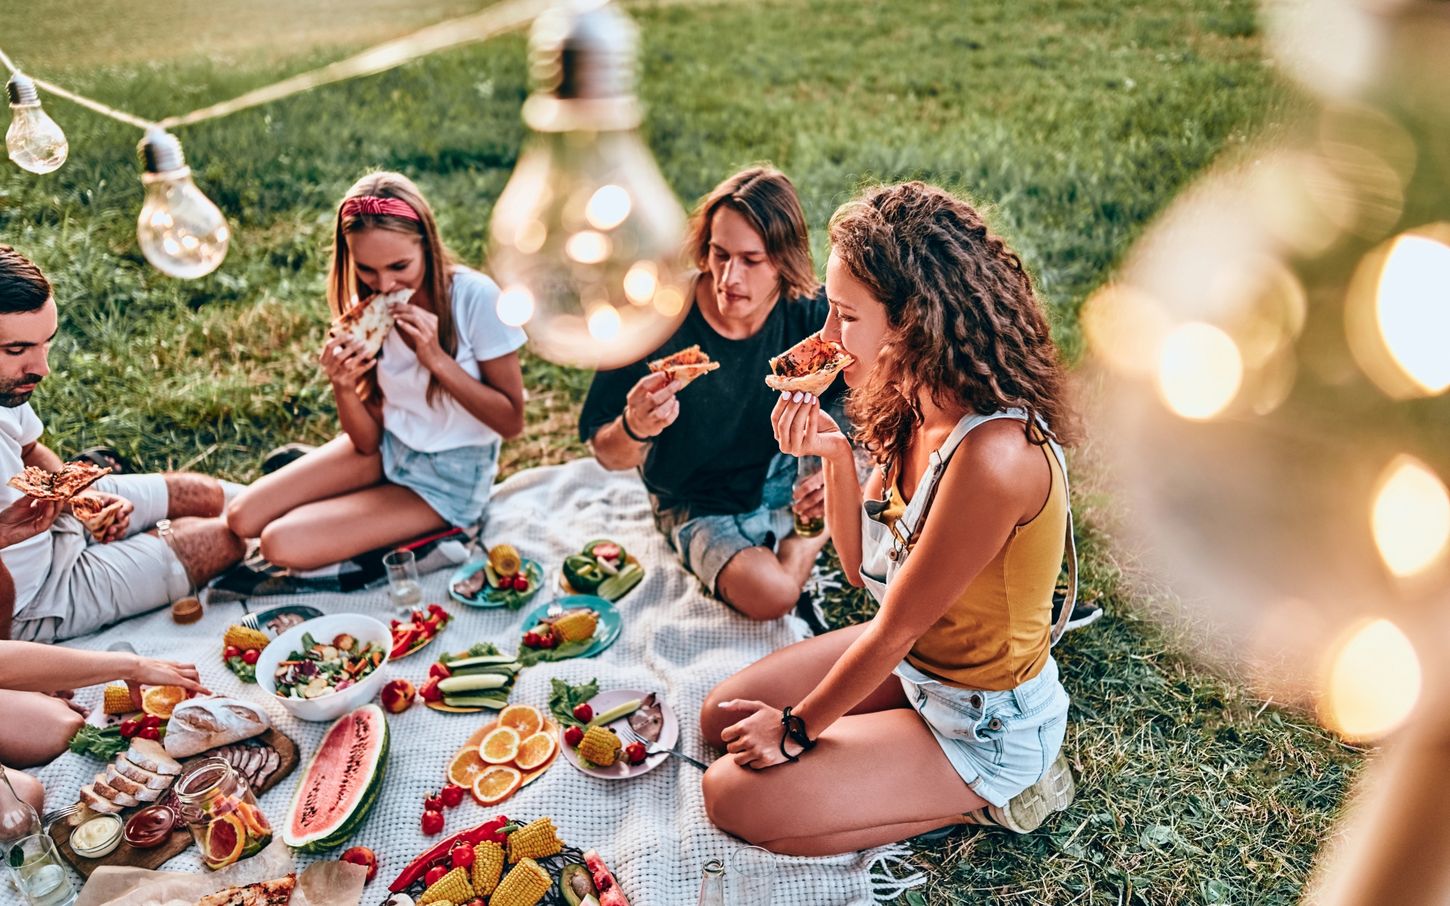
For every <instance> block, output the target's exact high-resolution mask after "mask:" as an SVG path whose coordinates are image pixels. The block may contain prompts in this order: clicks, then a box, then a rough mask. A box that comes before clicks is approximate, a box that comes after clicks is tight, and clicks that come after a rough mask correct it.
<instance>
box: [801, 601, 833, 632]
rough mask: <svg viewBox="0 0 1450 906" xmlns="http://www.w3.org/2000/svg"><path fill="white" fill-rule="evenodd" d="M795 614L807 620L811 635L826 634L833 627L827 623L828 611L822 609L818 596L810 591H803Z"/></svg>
mask: <svg viewBox="0 0 1450 906" xmlns="http://www.w3.org/2000/svg"><path fill="white" fill-rule="evenodd" d="M795 615H796V616H798V617H800V618H801V619H802V620H804V621H805V624H806V627H807V628H809V629H810V631H811V635H825V634H826V633H828V632H830V631H831V627H830V626H828V625H826V612H825V611H824V610H822V609H821V605H820V604H819V603H818V602H817V601H816V596H815V595H813V594H811V593H810V592H808V591H806V592H801V596H800V597H799V598H797V599H796V602H795Z"/></svg>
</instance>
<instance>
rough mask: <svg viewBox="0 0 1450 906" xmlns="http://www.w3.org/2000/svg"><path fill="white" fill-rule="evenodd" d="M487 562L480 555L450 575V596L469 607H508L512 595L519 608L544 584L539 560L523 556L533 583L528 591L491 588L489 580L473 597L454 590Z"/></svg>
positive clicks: (514, 606)
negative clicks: (454, 587)
mask: <svg viewBox="0 0 1450 906" xmlns="http://www.w3.org/2000/svg"><path fill="white" fill-rule="evenodd" d="M486 563H488V558H487V557H480V558H479V559H477V560H470V561H468V562H467V563H465V564H463V565H462V566H460V567H458V569H457V570H455V571H454V573H453V575H451V576H449V577H448V596H449V597H450V598H452V599H453V600H455V601H457V602H458V603H459V604H467V605H468V606H469V607H508V606H509V605H510V601H509V598H510V597H512V598H513V599H514V600H515V602H516V603H514V604H513V605H512V606H513V609H515V610H517V609H518V608H520V607H523V606H524V605H525V604H527V603H529V602H530V601H532V600H533V599H534V595H536V594H538V593H539V589H540V588H542V587H543V586H544V568H543V567H542V566H540V565H539V561H537V560H530V559H529V558H528V557H524V558H522V563H523V569H524V572H525V573H527V574H528V577H529V582H530V583H531V584H532V587H531V588H530V589H529V590H528V591H524V592H518V591H500V590H498V589H495V588H490V587H489V584H488V582H487V581H485V582H484V583H483V588H482V589H480V590H479V592H478V594H477V595H475V596H474V597H471V598H470V597H468V596H467V595H461V594H459V593H458V592H456V591H454V590H453V586H455V585H457V584H458V583H459V582H464V581H467V580H468V579H470V578H472V577H473V574H474V573H476V572H478V571H479V570H481V569H483V567H484V564H486Z"/></svg>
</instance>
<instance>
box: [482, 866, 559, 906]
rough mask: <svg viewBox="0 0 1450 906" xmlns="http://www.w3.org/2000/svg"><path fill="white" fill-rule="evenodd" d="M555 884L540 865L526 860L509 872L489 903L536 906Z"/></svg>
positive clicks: (497, 905) (490, 904) (489, 899)
mask: <svg viewBox="0 0 1450 906" xmlns="http://www.w3.org/2000/svg"><path fill="white" fill-rule="evenodd" d="M553 884H554V880H553V878H551V877H550V876H549V873H548V872H547V871H544V870H543V869H542V868H540V867H539V863H537V862H535V861H534V860H533V859H525V860H523V861H522V862H520V863H519V864H517V865H515V866H514V867H513V868H512V869H511V870H510V871H509V873H508V874H507V875H506V876H505V877H504V879H503V883H501V884H499V885H498V890H495V891H494V892H493V896H491V897H489V898H488V903H489V906H534V904H535V903H537V902H539V901H540V900H542V899H543V898H544V894H546V893H548V892H549V888H550V887H552V886H553Z"/></svg>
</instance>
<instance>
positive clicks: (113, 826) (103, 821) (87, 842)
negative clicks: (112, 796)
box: [70, 815, 122, 859]
mask: <svg viewBox="0 0 1450 906" xmlns="http://www.w3.org/2000/svg"><path fill="white" fill-rule="evenodd" d="M121 830H122V825H121V819H120V818H117V817H116V816H115V815H100V816H98V817H95V818H92V819H91V820H89V821H87V822H85V823H84V824H82V825H81V826H80V827H77V828H76V829H75V830H73V831H71V832H70V848H71V849H73V850H74V851H75V854H76V855H78V856H80V857H81V858H83V859H99V858H101V857H103V856H109V855H110V854H111V853H113V852H115V851H116V847H118V846H120V845H121Z"/></svg>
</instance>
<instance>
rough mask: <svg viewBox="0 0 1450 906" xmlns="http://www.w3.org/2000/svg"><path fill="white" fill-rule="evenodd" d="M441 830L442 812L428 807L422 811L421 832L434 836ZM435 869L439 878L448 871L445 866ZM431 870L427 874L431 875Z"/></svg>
mask: <svg viewBox="0 0 1450 906" xmlns="http://www.w3.org/2000/svg"><path fill="white" fill-rule="evenodd" d="M442 832H443V813H442V812H440V811H437V810H435V809H429V810H428V811H426V812H424V813H423V833H424V835H425V836H429V837H432V836H435V835H437V834H440V833H442ZM435 870H437V871H438V877H439V878H441V877H443V875H444V874H446V873H447V871H448V870H447V869H446V868H445V869H435ZM433 871H434V870H430V871H429V872H428V874H429V875H432V874H433ZM433 880H437V879H436V878H434V879H433ZM433 880H430V881H429V882H428V883H429V884H430V885H431V884H432V883H433Z"/></svg>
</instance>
